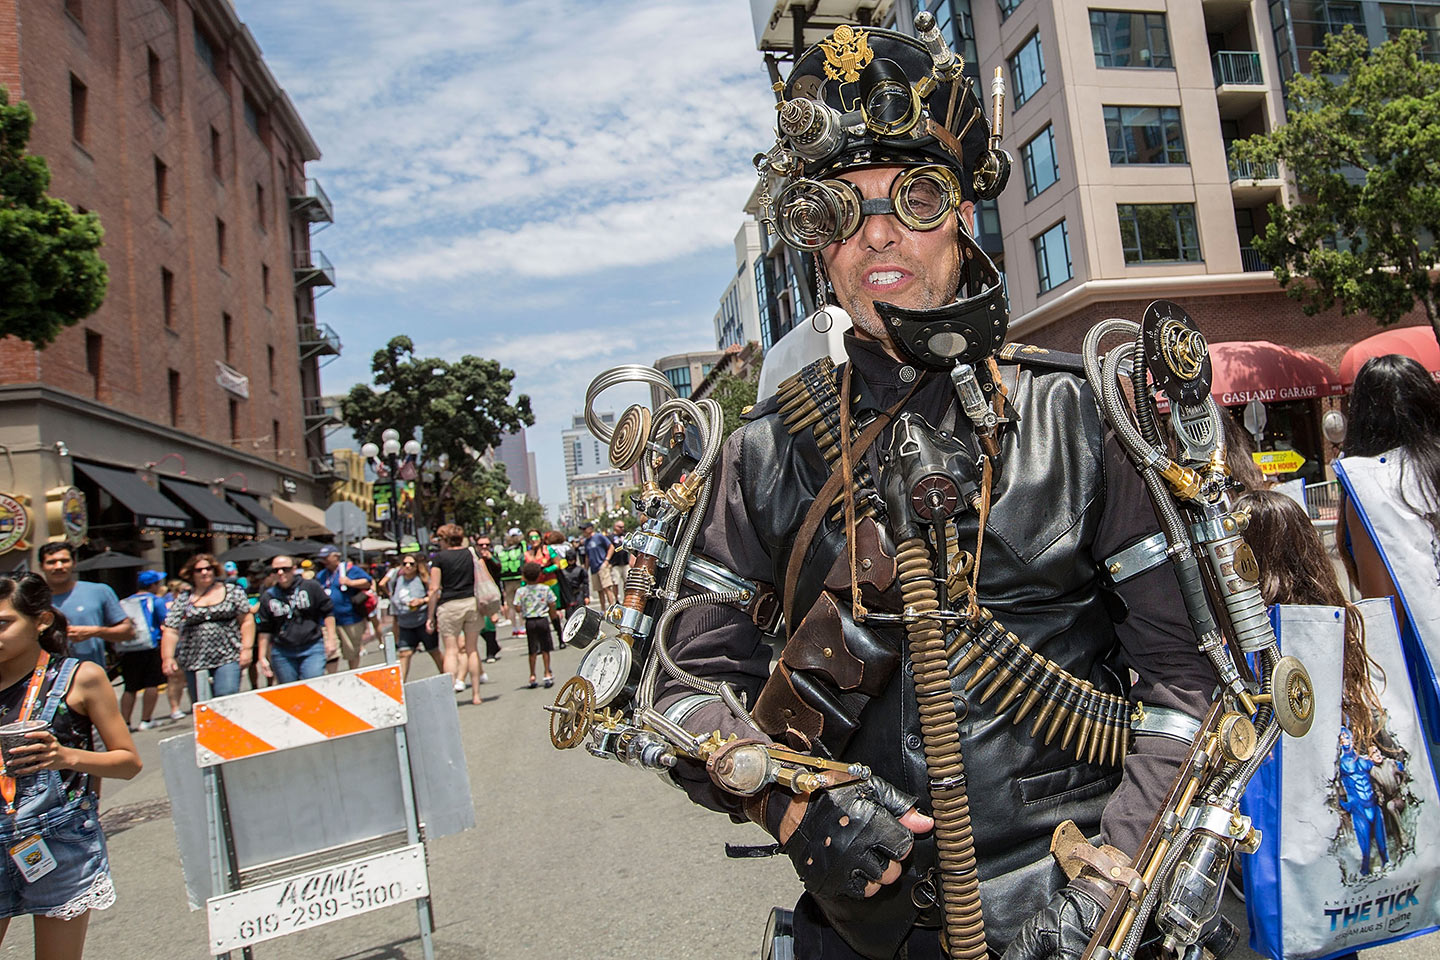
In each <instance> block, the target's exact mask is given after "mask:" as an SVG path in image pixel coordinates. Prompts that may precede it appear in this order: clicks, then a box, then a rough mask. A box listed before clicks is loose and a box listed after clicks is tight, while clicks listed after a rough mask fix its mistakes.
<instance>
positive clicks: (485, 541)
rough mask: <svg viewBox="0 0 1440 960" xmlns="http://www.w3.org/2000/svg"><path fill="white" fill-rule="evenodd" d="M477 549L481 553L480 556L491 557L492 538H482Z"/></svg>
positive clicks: (477, 543)
mask: <svg viewBox="0 0 1440 960" xmlns="http://www.w3.org/2000/svg"><path fill="white" fill-rule="evenodd" d="M475 549H476V550H479V551H480V556H482V557H488V556H490V550H491V549H492V548H491V546H490V538H489V537H481V538H480V539H479V540H476V541H475Z"/></svg>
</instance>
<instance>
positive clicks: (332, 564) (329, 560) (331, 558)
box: [325, 553, 340, 570]
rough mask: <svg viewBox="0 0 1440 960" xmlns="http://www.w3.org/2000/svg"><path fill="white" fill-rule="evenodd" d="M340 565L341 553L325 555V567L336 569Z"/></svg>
mask: <svg viewBox="0 0 1440 960" xmlns="http://www.w3.org/2000/svg"><path fill="white" fill-rule="evenodd" d="M339 566H340V554H338V553H332V554H328V555H327V556H326V557H325V569H326V570H334V569H337V568H338V567H339Z"/></svg>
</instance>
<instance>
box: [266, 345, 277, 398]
mask: <svg viewBox="0 0 1440 960" xmlns="http://www.w3.org/2000/svg"><path fill="white" fill-rule="evenodd" d="M265 372H266V374H267V375H268V376H269V378H270V389H271V390H274V389H275V348H274V347H273V346H270V345H267V346H266V347H265Z"/></svg>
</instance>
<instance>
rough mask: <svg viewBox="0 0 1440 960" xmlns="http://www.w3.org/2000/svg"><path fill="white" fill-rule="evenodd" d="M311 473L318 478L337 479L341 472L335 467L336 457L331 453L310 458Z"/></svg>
mask: <svg viewBox="0 0 1440 960" xmlns="http://www.w3.org/2000/svg"><path fill="white" fill-rule="evenodd" d="M310 475H311V476H312V477H314V478H315V479H316V480H335V479H339V478H340V473H339V471H338V470H336V469H335V458H334V457H333V456H331V455H329V454H326V455H325V456H323V457H311V458H310Z"/></svg>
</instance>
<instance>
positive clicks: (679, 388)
mask: <svg viewBox="0 0 1440 960" xmlns="http://www.w3.org/2000/svg"><path fill="white" fill-rule="evenodd" d="M665 378H666V379H667V380H669V381H670V385H671V386H672V387H674V388H675V394H676V395H677V396H679V397H681V398H684V397H688V396H690V365H689V364H688V363H687V364H685V365H684V366H683V367H671V368H670V369H669V370H666V371H665Z"/></svg>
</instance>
